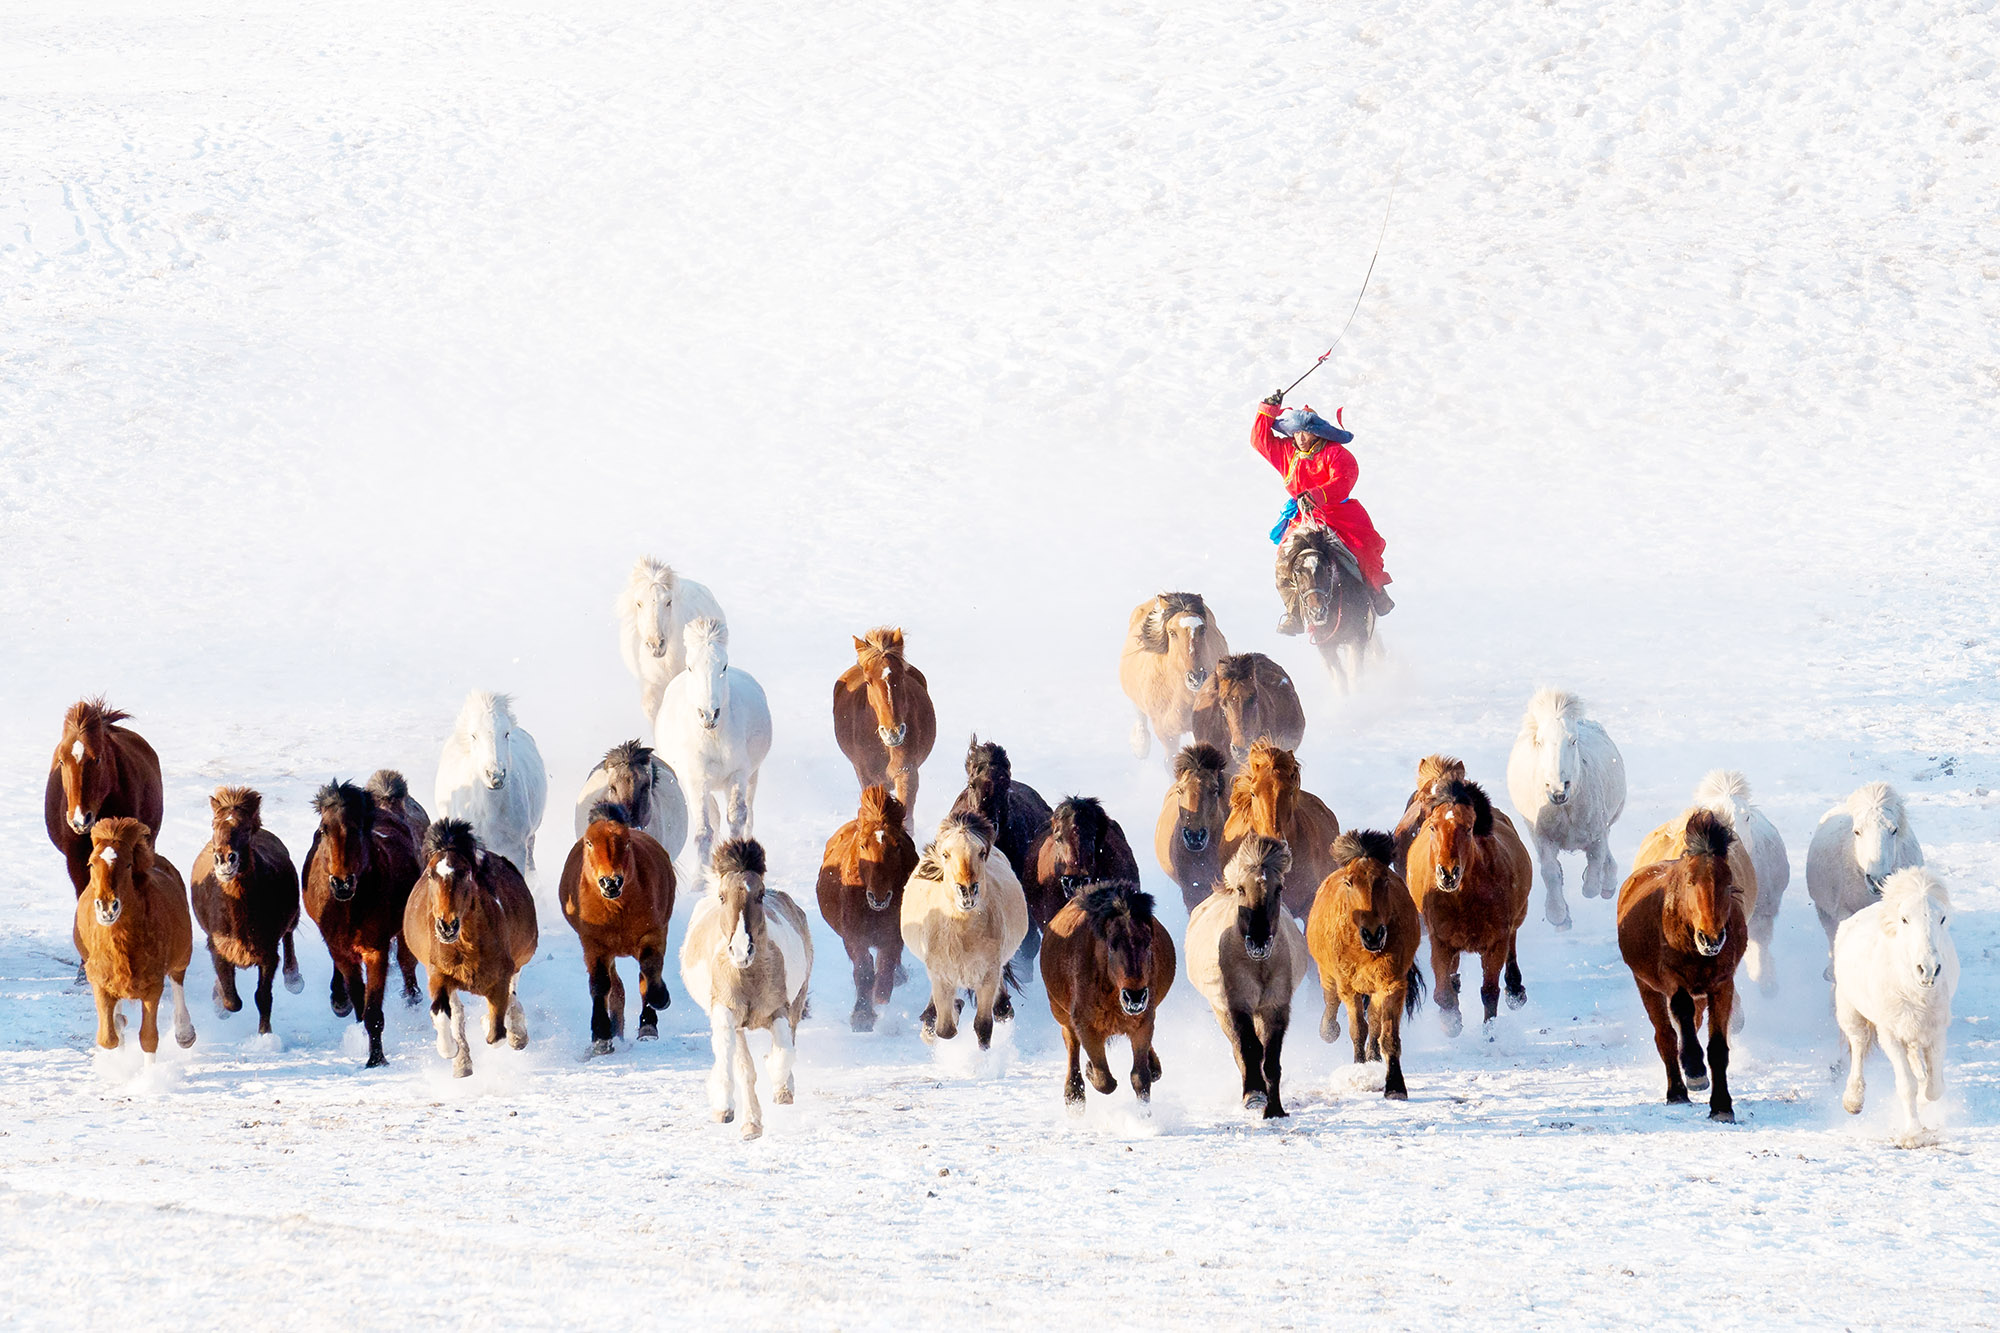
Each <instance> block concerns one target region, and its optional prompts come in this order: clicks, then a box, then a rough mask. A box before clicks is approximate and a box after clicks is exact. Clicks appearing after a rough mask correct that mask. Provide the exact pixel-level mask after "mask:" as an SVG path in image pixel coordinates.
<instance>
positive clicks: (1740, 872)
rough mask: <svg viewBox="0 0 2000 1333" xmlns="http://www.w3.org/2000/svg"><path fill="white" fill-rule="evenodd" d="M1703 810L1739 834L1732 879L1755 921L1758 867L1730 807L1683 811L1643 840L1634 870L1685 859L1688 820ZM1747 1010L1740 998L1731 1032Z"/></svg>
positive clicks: (1697, 807) (1732, 856)
mask: <svg viewBox="0 0 2000 1333" xmlns="http://www.w3.org/2000/svg"><path fill="white" fill-rule="evenodd" d="M1703 810H1706V811H1708V812H1709V813H1710V814H1712V815H1714V816H1715V817H1716V818H1717V819H1719V820H1721V821H1722V822H1723V824H1724V825H1725V826H1726V827H1728V829H1729V831H1730V832H1731V833H1736V834H1737V835H1738V836H1737V839H1736V841H1735V842H1732V843H1731V844H1729V876H1730V880H1731V882H1732V883H1733V884H1735V886H1736V896H1737V897H1738V898H1740V899H1742V901H1743V917H1744V919H1745V920H1746V921H1754V920H1756V917H1757V906H1758V898H1759V896H1760V895H1759V884H1758V879H1757V865H1756V862H1755V861H1753V860H1752V859H1751V857H1750V845H1749V843H1748V842H1746V841H1745V840H1744V839H1743V837H1742V836H1741V833H1740V831H1739V830H1738V829H1737V827H1736V819H1735V811H1734V810H1732V809H1730V808H1729V807H1728V806H1727V805H1725V806H1724V807H1723V808H1722V809H1720V810H1718V809H1716V808H1715V807H1714V806H1710V805H1695V806H1690V807H1689V808H1687V809H1686V810H1683V811H1681V812H1680V813H1679V814H1678V815H1675V816H1674V817H1673V818H1672V819H1669V820H1668V821H1667V822H1666V823H1664V824H1662V825H1660V826H1659V827H1658V828H1656V829H1654V830H1653V831H1652V832H1650V833H1648V834H1647V835H1646V836H1645V837H1644V838H1642V839H1640V842H1639V850H1638V851H1637V852H1636V853H1634V855H1633V857H1632V868H1633V869H1634V870H1637V869H1638V868H1639V867H1640V866H1649V865H1656V864H1658V863H1659V862H1661V861H1672V860H1676V859H1678V858H1679V857H1682V856H1685V855H1686V854H1687V826H1688V821H1689V820H1690V819H1692V818H1694V816H1695V815H1696V814H1697V813H1699V812H1700V811H1703ZM1744 956H1745V957H1746V958H1747V957H1748V956H1749V944H1748V942H1747V941H1746V943H1745V945H1744ZM1746 1008H1748V1006H1747V1005H1745V1004H1744V1003H1743V999H1742V997H1741V996H1738V997H1737V1000H1736V1004H1735V1006H1734V1007H1733V1008H1731V1009H1730V1011H1729V1021H1730V1022H1731V1023H1732V1024H1733V1025H1734V1026H1733V1027H1732V1029H1731V1030H1732V1031H1735V1032H1741V1031H1742V1030H1743V1021H1744V1010H1745V1009H1746Z"/></svg>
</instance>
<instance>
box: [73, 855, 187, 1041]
mask: <svg viewBox="0 0 2000 1333" xmlns="http://www.w3.org/2000/svg"><path fill="white" fill-rule="evenodd" d="M90 845H91V857H90V882H89V884H88V886H87V887H86V891H85V892H84V893H83V894H82V895H80V896H79V897H78V898H77V900H76V926H75V940H76V948H77V953H78V954H79V955H81V956H82V958H83V967H84V973H85V975H86V977H87V978H88V979H89V981H90V986H91V989H92V990H94V991H96V993H97V1044H98V1045H99V1046H102V1047H104V1048H105V1049H106V1050H114V1049H116V1048H117V1046H118V1041H119V1038H118V1029H119V1028H120V1027H121V1026H123V1025H122V1023H121V1022H120V1020H119V1018H118V1002H119V1001H120V1000H137V1001H138V1002H139V1006H140V1013H139V1049H140V1050H142V1051H144V1052H145V1053H146V1063H148V1064H151V1063H152V1062H153V1053H154V1052H155V1051H157V1050H159V1048H160V992H161V990H162V988H164V987H165V986H167V985H169V984H171V985H172V987H173V991H174V1040H175V1041H177V1042H179V1043H180V1044H181V1045H182V1046H183V1047H186V1046H192V1045H194V1020H193V1019H192V1018H190V1017H188V1008H187V994H186V989H185V985H184V983H185V982H186V981H187V969H188V960H189V959H190V957H192V955H193V953H194V928H193V926H192V925H190V924H189V922H188V899H187V887H186V886H185V885H184V884H182V883H181V875H180V872H179V871H178V870H176V869H174V868H173V866H172V865H171V864H169V863H168V862H167V860H166V859H165V858H164V857H161V856H158V855H157V854H155V853H154V851H153V834H152V830H151V829H149V828H147V827H146V826H145V825H144V824H142V823H140V822H139V821H138V820H136V819H126V818H122V817H119V816H113V817H112V818H110V819H99V820H97V821H96V822H94V823H93V824H92V825H91V826H90Z"/></svg>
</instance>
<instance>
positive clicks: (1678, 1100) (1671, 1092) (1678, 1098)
mask: <svg viewBox="0 0 2000 1333" xmlns="http://www.w3.org/2000/svg"><path fill="white" fill-rule="evenodd" d="M1688 1100H1689V1098H1688V1095H1687V1089H1686V1088H1669V1089H1667V1105H1669V1106H1686V1105H1687V1104H1688Z"/></svg>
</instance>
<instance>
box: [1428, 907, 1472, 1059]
mask: <svg viewBox="0 0 2000 1333" xmlns="http://www.w3.org/2000/svg"><path fill="white" fill-rule="evenodd" d="M1431 999H1432V1000H1433V1001H1435V1002H1436V1004H1437V1007H1438V1025H1439V1026H1440V1027H1442V1028H1443V1029H1444V1035H1445V1036H1447V1037H1456V1036H1457V1035H1458V1034H1459V1033H1461V1032H1463V1031H1465V1020H1464V1019H1463V1018H1460V1017H1459V1014H1458V950H1456V949H1453V948H1450V947H1449V946H1447V945H1445V944H1443V943H1442V942H1440V941H1439V939H1438V937H1437V935H1436V934H1435V933H1433V934H1432V935H1431Z"/></svg>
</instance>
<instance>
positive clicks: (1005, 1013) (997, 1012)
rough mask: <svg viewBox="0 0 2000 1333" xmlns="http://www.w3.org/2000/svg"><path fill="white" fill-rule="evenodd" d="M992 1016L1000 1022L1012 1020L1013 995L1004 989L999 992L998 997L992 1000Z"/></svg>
mask: <svg viewBox="0 0 2000 1333" xmlns="http://www.w3.org/2000/svg"><path fill="white" fill-rule="evenodd" d="M993 1017H994V1018H996V1019H998V1020H999V1021H1000V1022H1002V1023H1011V1022H1013V1021H1014V997H1013V996H1011V995H1009V994H1008V993H1007V992H1006V991H1005V990H1004V989H1003V990H1002V991H1001V992H1000V998H999V999H997V1000H995V1001H994V1002H993Z"/></svg>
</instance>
